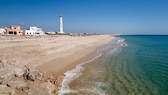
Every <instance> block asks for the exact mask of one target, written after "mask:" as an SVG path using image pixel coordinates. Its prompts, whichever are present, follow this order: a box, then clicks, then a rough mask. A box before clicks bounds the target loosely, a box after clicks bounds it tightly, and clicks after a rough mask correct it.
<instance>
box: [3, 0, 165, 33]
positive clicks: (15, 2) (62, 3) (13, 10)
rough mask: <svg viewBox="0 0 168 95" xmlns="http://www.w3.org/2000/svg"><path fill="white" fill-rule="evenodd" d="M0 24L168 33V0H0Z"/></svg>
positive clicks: (86, 30) (44, 27)
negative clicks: (61, 22)
mask: <svg viewBox="0 0 168 95" xmlns="http://www.w3.org/2000/svg"><path fill="white" fill-rule="evenodd" d="M0 12H1V14H0V27H9V25H21V27H22V29H25V28H26V27H28V26H38V27H42V28H43V30H45V31H58V30H59V14H60V13H62V15H63V24H64V32H77V33H84V32H85V33H117V34H168V0H0Z"/></svg>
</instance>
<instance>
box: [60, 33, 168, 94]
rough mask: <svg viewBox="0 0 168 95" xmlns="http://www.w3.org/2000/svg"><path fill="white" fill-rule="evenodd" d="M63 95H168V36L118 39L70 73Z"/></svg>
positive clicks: (61, 91)
mask: <svg viewBox="0 0 168 95" xmlns="http://www.w3.org/2000/svg"><path fill="white" fill-rule="evenodd" d="M124 39H125V40H124ZM59 95H168V36H145V35H143V36H142V35H141V36H120V37H118V38H117V39H116V40H114V41H112V42H110V43H109V44H107V45H105V46H103V47H101V48H99V49H97V56H95V57H94V58H93V59H92V60H89V61H87V62H84V63H82V64H80V65H78V66H77V67H76V68H75V69H73V70H71V71H68V72H67V73H66V77H65V79H64V81H63V84H62V88H61V89H60V91H59Z"/></svg>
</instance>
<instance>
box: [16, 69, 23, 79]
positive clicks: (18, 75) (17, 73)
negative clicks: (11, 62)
mask: <svg viewBox="0 0 168 95" xmlns="http://www.w3.org/2000/svg"><path fill="white" fill-rule="evenodd" d="M14 72H15V76H16V77H22V76H23V74H24V69H21V68H14Z"/></svg>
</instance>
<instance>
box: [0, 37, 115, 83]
mask: <svg viewBox="0 0 168 95" xmlns="http://www.w3.org/2000/svg"><path fill="white" fill-rule="evenodd" d="M112 39H115V37H114V36H112V35H92V36H76V37H72V36H53V37H50V36H43V37H14V38H7V39H5V37H2V39H1V38H0V52H1V54H0V58H1V60H3V59H5V61H7V62H8V63H12V64H15V65H16V66H19V67H21V66H26V67H29V68H34V69H37V70H38V71H40V72H43V73H54V74H58V75H63V74H64V73H65V72H66V71H68V70H71V69H73V68H75V66H76V65H77V64H80V63H81V62H82V61H83V60H84V59H85V58H86V57H87V56H89V55H90V54H91V53H92V52H94V51H95V50H96V48H98V47H100V46H102V45H104V44H107V43H108V42H110V41H112ZM60 82H61V81H60ZM59 84H60V83H59Z"/></svg>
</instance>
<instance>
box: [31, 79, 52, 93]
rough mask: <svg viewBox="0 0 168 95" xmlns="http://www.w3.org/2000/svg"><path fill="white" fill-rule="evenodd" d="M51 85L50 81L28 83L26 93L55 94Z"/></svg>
mask: <svg viewBox="0 0 168 95" xmlns="http://www.w3.org/2000/svg"><path fill="white" fill-rule="evenodd" d="M54 91H55V90H54V88H53V85H52V84H51V83H50V82H46V83H38V82H33V83H32V84H30V88H29V92H28V95H55V93H54Z"/></svg>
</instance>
